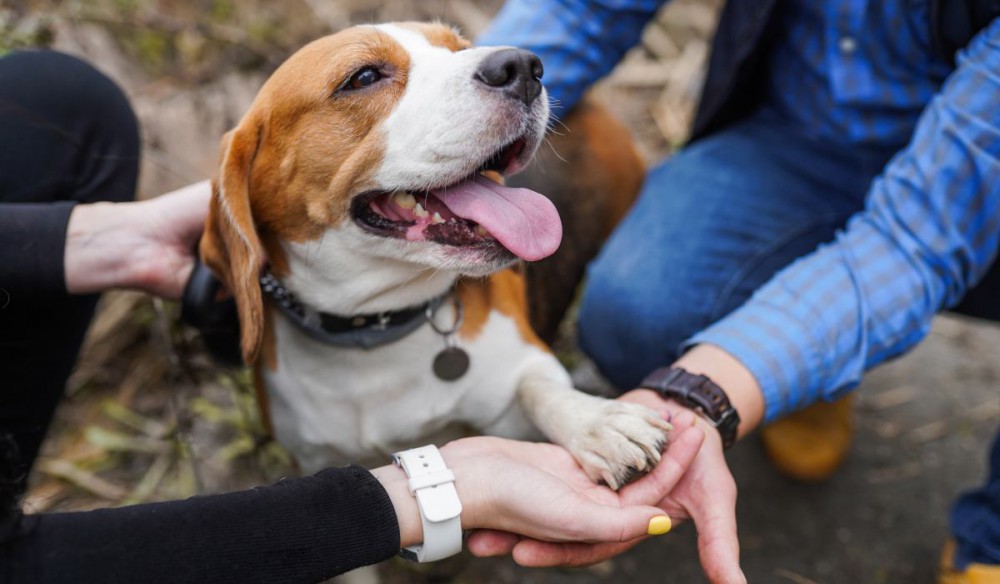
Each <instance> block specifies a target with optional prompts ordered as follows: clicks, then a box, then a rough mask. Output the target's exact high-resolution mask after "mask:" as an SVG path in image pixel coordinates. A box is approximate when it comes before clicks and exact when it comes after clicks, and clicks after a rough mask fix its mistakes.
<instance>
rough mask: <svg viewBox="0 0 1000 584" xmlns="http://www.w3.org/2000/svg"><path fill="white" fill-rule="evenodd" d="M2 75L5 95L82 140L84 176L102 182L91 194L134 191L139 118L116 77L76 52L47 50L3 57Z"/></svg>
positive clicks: (104, 196) (120, 195) (118, 197)
mask: <svg viewBox="0 0 1000 584" xmlns="http://www.w3.org/2000/svg"><path fill="white" fill-rule="evenodd" d="M14 80H16V81H17V82H16V84H15V83H13V81H14ZM2 81H10V82H11V83H10V84H7V85H8V87H10V89H8V90H0V93H2V94H3V95H2V96H0V97H2V98H3V99H4V100H6V101H9V102H14V103H20V106H21V108H22V109H25V110H29V111H31V112H32V114H33V115H35V116H37V117H39V118H41V119H44V120H46V121H48V122H49V123H51V124H53V125H54V126H55V127H57V128H58V129H59V131H60V132H63V133H64V134H65V135H66V137H67V138H68V139H70V140H74V141H75V142H76V143H77V145H78V147H79V156H80V157H81V160H82V162H81V168H80V173H81V175H82V176H80V177H79V178H80V180H81V181H87V180H90V181H91V182H94V183H98V184H99V188H95V189H93V191H94V196H93V197H91V198H89V200H104V201H126V200H131V199H133V198H134V197H135V182H136V179H137V177H138V165H139V155H140V150H141V140H140V135H139V124H138V121H137V119H136V116H135V112H134V111H133V110H132V106H131V104H130V103H129V100H128V97H126V95H125V93H124V92H123V91H122V89H121V88H120V87H119V86H118V85H117V84H116V83H115V82H114V81H112V80H111V79H110V78H108V77H107V76H106V75H104V74H103V73H101V72H100V71H98V70H97V69H96V68H94V67H93V66H92V65H90V64H89V63H87V62H85V61H83V60H81V59H79V58H77V57H74V56H71V55H67V54H65V53H60V52H57V51H47V50H32V51H20V52H15V53H12V54H10V55H8V56H6V57H4V59H3V60H2V67H0V82H2ZM0 84H6V83H0ZM86 175H90V176H89V177H88V176H86ZM88 202H89V201H88Z"/></svg>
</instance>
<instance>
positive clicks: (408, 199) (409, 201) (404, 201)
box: [392, 193, 417, 209]
mask: <svg viewBox="0 0 1000 584" xmlns="http://www.w3.org/2000/svg"><path fill="white" fill-rule="evenodd" d="M392 201H393V202H394V203H396V206H397V207H402V208H404V209H412V208H414V207H416V206H417V199H416V198H415V197H414V196H413V195H411V194H410V193H396V194H395V195H393V196H392Z"/></svg>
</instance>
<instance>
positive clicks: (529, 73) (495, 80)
mask: <svg viewBox="0 0 1000 584" xmlns="http://www.w3.org/2000/svg"><path fill="white" fill-rule="evenodd" d="M542 72H543V69H542V61H541V60H540V59H539V58H538V57H536V56H535V54H534V53H532V52H530V51H525V50H523V49H504V50H502V51H497V52H495V53H493V54H492V55H490V56H489V57H486V58H485V59H483V62H482V63H480V65H479V70H478V71H476V79H477V80H478V81H480V82H481V83H483V84H485V85H487V86H489V87H493V88H495V89H498V90H500V91H502V92H504V93H505V94H507V95H509V96H510V97H513V98H515V99H519V100H521V101H523V102H524V104H525V105H531V102H533V101H535V98H536V97H538V94H540V93H541V92H542V82H541V81H539V79H541V78H542Z"/></svg>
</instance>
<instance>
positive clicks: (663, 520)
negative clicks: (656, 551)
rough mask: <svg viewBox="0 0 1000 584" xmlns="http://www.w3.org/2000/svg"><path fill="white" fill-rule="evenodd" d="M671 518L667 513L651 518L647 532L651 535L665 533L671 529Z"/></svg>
mask: <svg viewBox="0 0 1000 584" xmlns="http://www.w3.org/2000/svg"><path fill="white" fill-rule="evenodd" d="M671 525H672V524H671V523H670V518H669V517H667V516H666V515H657V516H656V517H653V518H652V519H650V520H649V528H648V529H647V530H646V533H648V534H649V535H663V534H664V533H667V532H668V531H670V527H671Z"/></svg>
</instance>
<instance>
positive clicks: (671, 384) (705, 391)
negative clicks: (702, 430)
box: [639, 367, 740, 448]
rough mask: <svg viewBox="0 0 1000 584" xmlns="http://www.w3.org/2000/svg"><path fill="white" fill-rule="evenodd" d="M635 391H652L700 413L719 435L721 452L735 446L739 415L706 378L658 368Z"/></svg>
mask: <svg viewBox="0 0 1000 584" xmlns="http://www.w3.org/2000/svg"><path fill="white" fill-rule="evenodd" d="M639 387H643V388H646V389H652V390H655V391H657V392H659V393H660V395H662V396H663V397H666V398H670V399H672V400H674V401H676V402H678V403H680V404H681V405H684V406H687V407H689V408H691V409H693V410H695V411H697V412H698V413H700V414H701V415H702V416H703V417H704V418H706V419H707V420H708V421H709V422H711V423H712V425H713V426H715V429H716V430H718V431H719V434H721V435H722V445H723V446H724V447H725V448H729V447H730V446H732V445H733V444H734V443H735V442H736V430H737V428H738V427H739V425H740V415H739V414H738V413H737V412H736V408H734V407H733V405H732V404H731V403H729V397H728V396H727V395H726V392H725V391H723V390H722V388H721V387H719V386H718V385H717V384H716V383H715V382H714V381H712V380H711V379H709V378H708V377H705V376H704V375H694V374H692V373H688V372H687V371H685V370H684V369H682V368H680V367H661V368H660V369H657V370H655V371H653V372H652V373H650V374H649V375H647V376H646V378H645V379H643V380H642V382H641V383H640V384H639Z"/></svg>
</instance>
